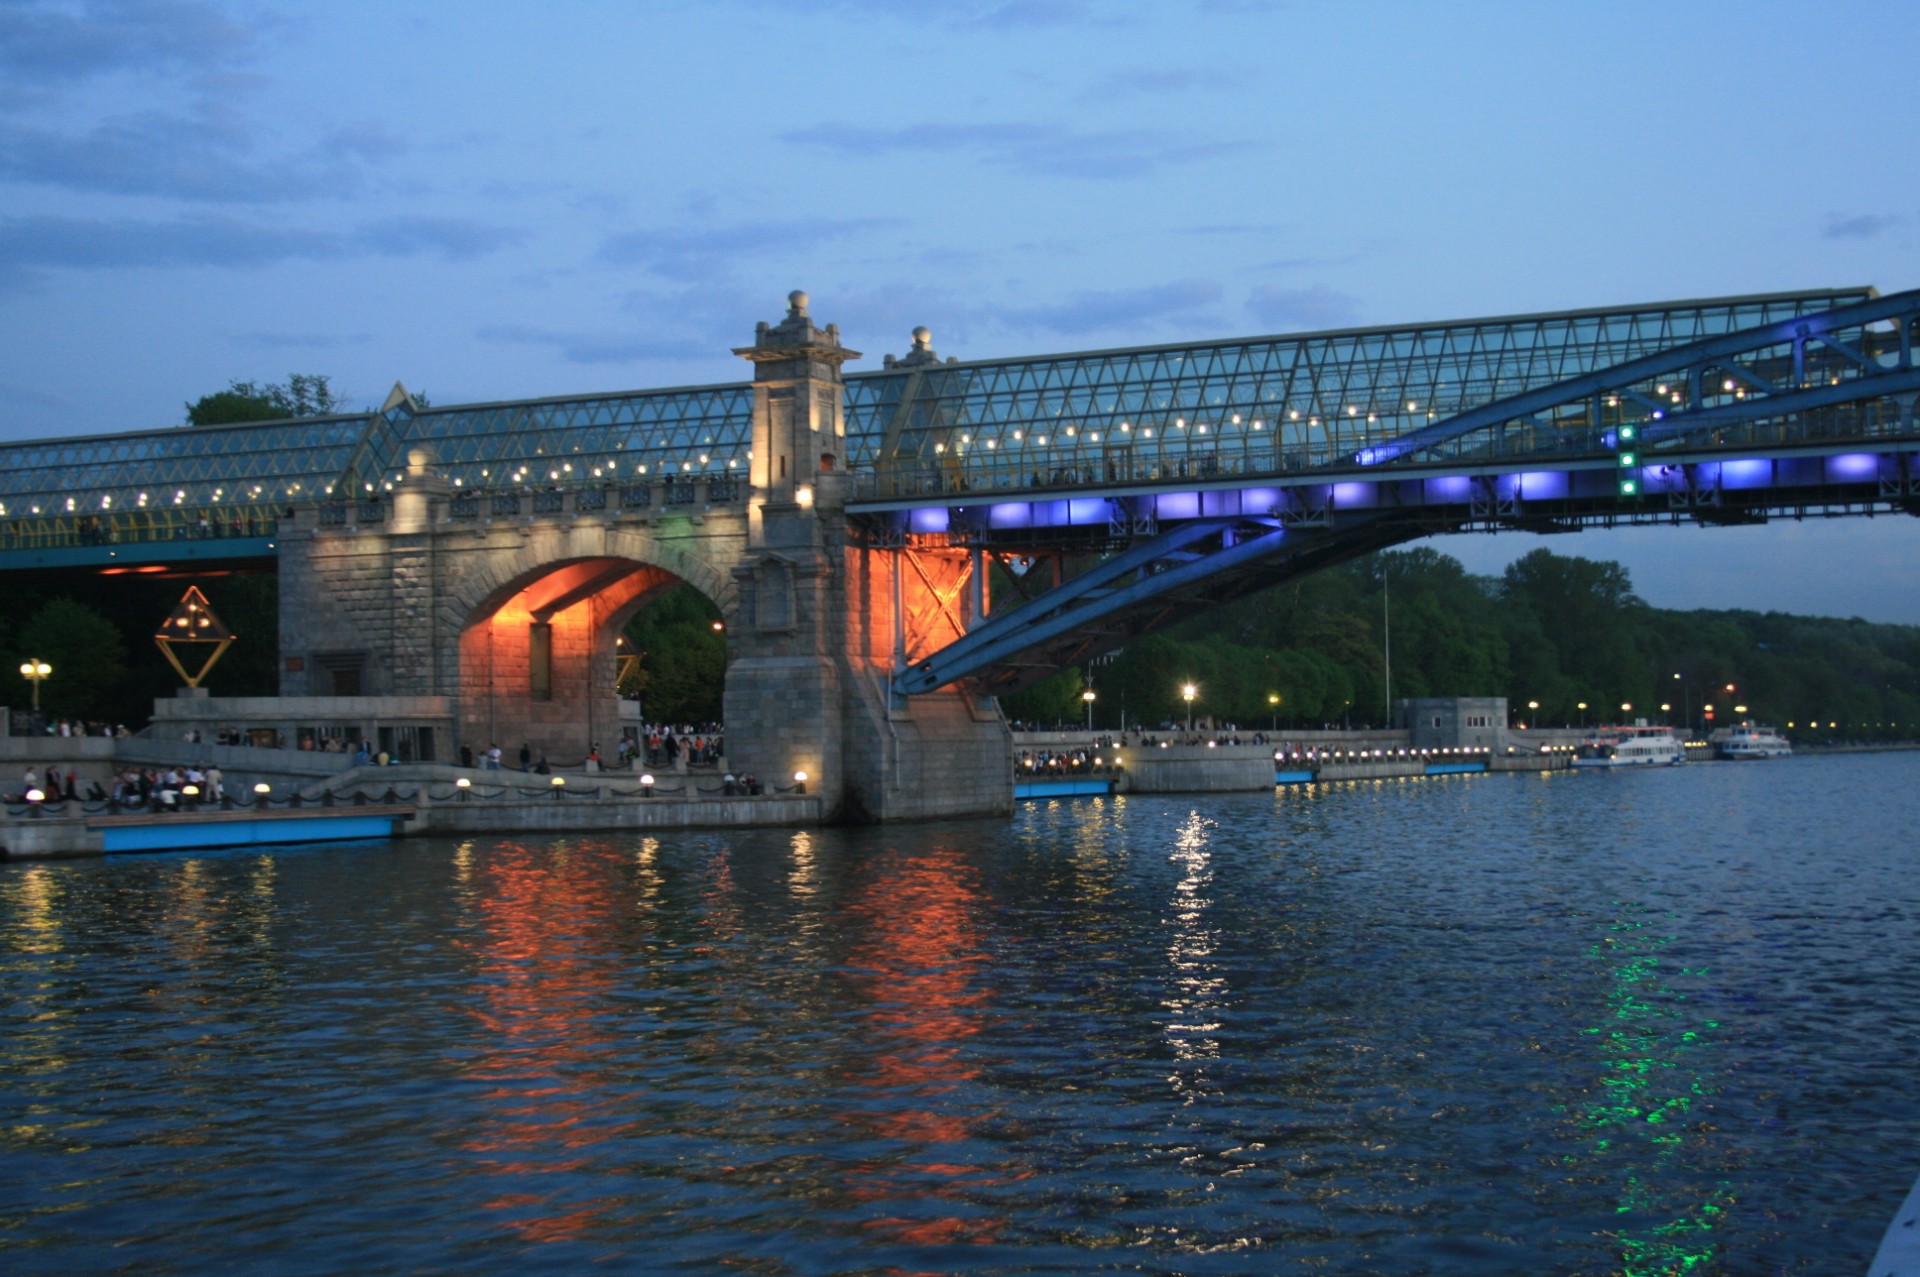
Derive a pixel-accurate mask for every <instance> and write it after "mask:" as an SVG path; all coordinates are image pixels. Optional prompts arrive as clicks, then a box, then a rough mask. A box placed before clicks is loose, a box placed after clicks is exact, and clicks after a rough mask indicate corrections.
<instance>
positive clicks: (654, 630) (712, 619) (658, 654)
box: [622, 584, 727, 723]
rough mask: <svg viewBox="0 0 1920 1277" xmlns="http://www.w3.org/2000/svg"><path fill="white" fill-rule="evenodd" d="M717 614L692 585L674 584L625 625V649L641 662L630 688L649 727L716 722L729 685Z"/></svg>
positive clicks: (725, 642) (704, 596)
mask: <svg viewBox="0 0 1920 1277" xmlns="http://www.w3.org/2000/svg"><path fill="white" fill-rule="evenodd" d="M720 619H721V618H720V609H718V608H716V607H715V606H714V605H713V603H712V601H711V600H709V599H708V598H707V596H706V595H704V594H702V593H700V592H699V591H698V590H696V589H694V588H693V587H692V586H690V585H685V584H681V585H675V586H673V587H671V588H669V589H666V590H663V591H661V592H660V594H659V595H658V596H657V597H655V598H653V599H652V600H650V601H649V602H647V603H646V604H645V605H643V606H642V607H641V608H640V610H639V611H637V612H635V613H634V615H633V619H632V620H630V621H628V622H627V625H626V630H625V636H626V640H627V648H626V650H627V651H629V652H632V653H634V654H635V655H637V656H639V658H640V667H639V673H638V674H637V675H636V676H635V679H634V680H633V682H631V683H623V684H622V687H623V688H627V687H631V688H633V689H634V690H635V691H636V692H637V693H638V694H639V697H640V707H641V712H642V713H644V714H645V715H646V716H647V721H648V722H652V723H709V722H718V721H719V720H720V717H721V714H722V709H721V705H722V702H723V700H724V698H725V692H726V683H727V636H726V633H725V631H724V630H722V629H716V628H715V625H716V623H718V622H719V621H720Z"/></svg>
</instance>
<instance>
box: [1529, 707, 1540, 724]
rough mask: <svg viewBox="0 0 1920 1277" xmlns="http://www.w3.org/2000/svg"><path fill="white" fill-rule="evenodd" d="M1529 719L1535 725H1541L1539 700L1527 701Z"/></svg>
mask: <svg viewBox="0 0 1920 1277" xmlns="http://www.w3.org/2000/svg"><path fill="white" fill-rule="evenodd" d="M1527 721H1528V722H1529V723H1532V724H1533V725H1534V726H1535V727H1538V726H1540V702H1539V701H1528V702H1527Z"/></svg>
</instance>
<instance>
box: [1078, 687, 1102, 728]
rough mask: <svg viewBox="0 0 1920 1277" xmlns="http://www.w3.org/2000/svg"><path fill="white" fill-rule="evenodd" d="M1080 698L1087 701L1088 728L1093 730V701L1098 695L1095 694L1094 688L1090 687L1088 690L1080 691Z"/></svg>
mask: <svg viewBox="0 0 1920 1277" xmlns="http://www.w3.org/2000/svg"><path fill="white" fill-rule="evenodd" d="M1080 699H1081V700H1083V701H1085V702H1086V703H1087V730H1088V731H1092V730H1093V702H1094V701H1095V700H1097V699H1098V697H1096V696H1095V695H1094V691H1093V689H1092V688H1091V687H1089V688H1088V689H1087V690H1086V691H1084V692H1082V693H1080Z"/></svg>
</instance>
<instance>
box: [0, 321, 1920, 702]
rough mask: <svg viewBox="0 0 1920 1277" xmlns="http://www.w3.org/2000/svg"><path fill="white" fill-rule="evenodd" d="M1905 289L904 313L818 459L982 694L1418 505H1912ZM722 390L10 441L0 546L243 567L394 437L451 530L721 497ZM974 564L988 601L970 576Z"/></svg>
mask: <svg viewBox="0 0 1920 1277" xmlns="http://www.w3.org/2000/svg"><path fill="white" fill-rule="evenodd" d="M1917 319H1920V292H1905V293H1898V294H1894V295H1891V296H1885V297H1883V296H1879V295H1878V294H1877V293H1876V292H1875V291H1874V290H1872V289H1870V288H1848V289H1833V290H1822V291H1811V292H1792V293H1777V294H1764V295H1756V296H1746V297H1731V298H1718V299H1710V300H1698V301H1684V302H1672V303H1664V304H1658V305H1649V306H1631V307H1614V308H1605V309H1596V310H1582V311H1569V312H1561V313H1553V314H1539V315H1525V316H1515V317H1505V318H1497V319H1486V320H1463V321H1453V322H1447V323H1439V324H1424V325H1405V326H1386V327H1378V328H1366V329H1356V330H1344V331H1339V332H1326V333H1309V334H1301V335H1294V336H1281V337H1258V338H1242V339H1234V340H1228V341H1209V342H1196V343H1184V344H1176V345H1168V346H1153V347H1140V348H1128V349H1119V350H1105V351H1094V352H1089V353H1082V354H1070V355H1049V356H1034V357H1027V358H1016V359H1002V360H977V361H967V362H957V361H954V360H944V361H943V360H941V359H939V358H938V357H937V356H936V355H935V354H934V352H933V350H932V347H931V341H930V338H929V336H928V334H927V333H926V330H924V329H921V330H916V332H915V334H914V344H913V347H912V349H911V350H910V351H909V353H908V354H907V355H906V356H905V357H903V358H900V359H895V358H893V357H891V356H889V357H888V358H887V359H886V360H885V361H884V363H883V366H882V367H881V368H880V369H879V370H876V371H870V372H864V373H850V374H847V375H845V377H844V393H843V403H842V412H841V419H840V420H839V421H837V422H834V423H833V424H832V427H831V428H832V429H833V430H834V432H835V434H834V436H833V439H832V443H831V444H830V445H829V446H827V447H825V448H823V449H822V451H821V453H820V457H819V466H820V468H821V469H822V470H823V471H826V472H831V473H835V474H836V475H837V476H838V480H837V481H838V482H841V483H843V484H844V485H845V488H844V492H845V498H846V500H845V505H844V510H845V514H846V518H847V520H848V527H849V532H850V535H852V536H853V537H854V538H855V539H856V540H858V541H860V542H861V543H863V544H866V545H870V546H873V547H876V548H879V549H882V550H885V551H889V552H892V553H894V554H896V555H899V556H902V557H903V558H904V559H906V560H908V561H911V562H916V563H924V562H925V561H926V556H927V555H928V554H929V553H937V554H943V555H947V556H952V555H953V554H955V553H959V554H961V555H964V556H965V557H966V562H965V563H964V565H963V566H962V567H961V568H960V569H959V570H958V571H957V572H954V571H949V572H947V573H945V574H944V575H943V576H942V577H941V579H940V581H939V582H938V584H937V585H936V584H935V583H933V582H932V580H931V577H929V576H928V574H927V573H926V572H925V571H924V570H921V569H920V568H909V569H908V572H909V573H917V574H918V576H919V577H920V578H923V579H924V582H923V583H924V584H926V585H927V587H928V589H930V590H931V593H932V595H933V596H935V597H934V598H933V599H932V600H931V601H929V602H926V603H925V604H924V607H923V608H922V610H923V611H939V612H942V613H944V614H945V617H946V619H947V620H949V621H951V622H952V625H951V628H950V630H949V631H948V633H949V637H950V635H951V632H952V631H954V630H957V631H960V632H962V635H963V636H962V637H960V638H959V639H957V640H954V641H950V642H943V643H940V644H938V646H937V647H935V646H932V645H931V643H930V640H929V638H928V635H929V634H930V633H931V632H932V631H931V630H930V629H929V627H927V626H925V625H921V626H919V627H918V628H919V630H920V631H922V632H920V633H915V632H914V630H915V627H914V626H912V625H903V626H902V627H900V629H901V634H900V635H899V639H900V641H899V642H898V643H897V644H896V647H897V651H896V653H895V655H896V657H897V663H898V665H899V667H900V674H899V680H900V689H899V690H900V691H902V692H904V693H908V694H911V693H917V692H925V691H930V690H932V689H933V688H935V687H940V686H945V685H948V684H952V683H954V682H956V681H965V682H967V683H968V684H970V685H972V686H974V687H976V688H978V689H980V690H984V691H1005V690H1009V689H1011V688H1014V687H1018V686H1021V685H1023V684H1024V683H1026V682H1028V681H1031V679H1032V678H1035V677H1038V676H1039V675H1040V674H1041V673H1044V672H1045V671H1046V670H1049V669H1052V668H1057V667H1058V666H1060V665H1063V664H1069V663H1072V662H1074V661H1078V660H1084V659H1086V658H1087V657H1089V656H1091V655H1095V654H1097V653H1099V652H1100V651H1103V650H1107V649H1110V648H1112V647H1114V646H1117V645H1118V644H1120V643H1123V642H1124V641H1125V640H1126V639H1127V638H1128V637H1129V636H1131V635H1133V634H1136V633H1139V632H1141V631H1143V630H1145V629H1148V628H1151V627H1152V626H1153V625H1154V624H1155V623H1156V622H1157V621H1158V620H1160V619H1162V618H1164V617H1166V616H1168V615H1170V614H1172V613H1173V612H1174V611H1176V610H1185V609H1189V608H1191V607H1193V606H1195V605H1196V604H1204V603H1206V602H1207V601H1210V600H1218V599H1223V598H1227V597H1232V596H1234V595H1237V594H1241V593H1244V592H1246V591H1248V590H1252V589H1258V588H1261V587H1263V586H1265V585H1269V584H1272V583H1273V582H1275V581H1277V580H1281V579H1285V578H1286V577H1288V576H1291V575H1294V574H1297V573H1299V572H1303V571H1310V570H1313V569H1315V568H1319V567H1323V566H1326V565H1328V564H1331V563H1334V562H1338V561H1340V560H1343V559H1346V558H1350V557H1352V556H1355V555H1358V554H1362V553H1365V552H1367V551H1370V550H1374V549H1378V548H1380V547H1383V546H1387V545H1392V544H1395V543H1398V542H1402V541H1406V540H1410V539H1413V538H1416V537H1420V536H1426V535H1429V534H1432V533H1436V532H1451V531H1460V530H1465V529H1487V530H1499V529H1504V528H1516V529H1527V530H1532V531H1552V530H1561V529H1573V528H1577V527H1580V526H1585V525H1590V524H1616V523H1624V522H1649V521H1655V522H1679V521H1704V522H1722V523H1729V522H1751V521H1757V520H1762V519H1766V518H1770V517H1775V516H1792V517H1798V516H1802V515H1807V514H1816V513H1817V514H1867V513H1878V512H1886V511H1895V510H1898V511H1906V512H1909V513H1912V512H1915V510H1916V509H1920V504H1917V501H1916V494H1920V487H1917V486H1916V484H1917V483H1920V463H1917V462H1916V459H1915V453H1916V448H1920V432H1916V428H1915V422H1914V401H1915V394H1916V391H1920V372H1917V371H1916V369H1915V367H1914V362H1913V345H1914V334H1915V324H1916V320H1917ZM753 404H754V387H753V384H752V383H751V382H740V383H736V384H726V385H714V386H699V387H689V388H675V389H664V390H642V391H632V392H627V393H621V394H611V395H594V396H563V397H557V398H550V399H536V400H523V401H514V402H506V403H490V404H474V405H460V406H452V407H445V408H440V407H434V408H419V407H417V406H416V405H415V404H414V403H413V402H412V401H411V400H410V399H408V398H407V397H406V395H405V393H404V391H401V390H399V389H398V388H396V392H395V394H394V395H393V396H392V397H391V398H390V399H389V400H388V402H387V403H386V404H385V405H384V406H383V408H382V409H381V410H380V411H378V412H371V413H360V414H351V415H344V416H336V417H325V418H315V419H309V420H301V421H290V422H270V423H263V424H255V425H238V426H218V427H199V428H187V427H178V428H163V429H154V430H144V431H136V432H131V433H123V434H109V435H93V436H79V437H74V438H66V439H53V440H42V441H36V442H27V443H17V444H11V445H6V446H4V447H0V457H3V458H4V464H0V476H3V477H0V570H16V571H18V570H34V569H40V570H45V569H68V570H70V569H75V568H93V569H96V570H103V571H109V572H156V571H179V570H186V571H192V570H194V569H196V568H199V567H205V566H213V565H215V564H225V565H240V566H255V567H267V566H271V565H272V564H273V563H274V562H275V560H276V559H277V557H278V556H279V554H280V530H281V526H282V523H283V521H285V520H287V519H288V518H289V517H290V516H292V515H294V513H295V512H296V511H298V510H306V511H308V512H309V516H308V517H309V518H310V520H311V522H312V523H313V525H314V526H316V527H318V528H321V529H341V530H348V529H377V528H379V527H381V526H382V525H383V524H384V523H385V522H386V520H387V519H388V518H389V516H390V513H391V510H392V508H393V502H394V499H395V496H396V493H398V492H400V491H401V490H403V489H404V488H405V486H406V484H407V482H408V468H407V458H408V456H409V454H410V453H411V452H413V451H414V450H417V449H425V451H426V454H427V455H429V456H430V457H431V462H432V467H433V471H434V473H435V474H436V475H437V476H438V477H439V479H440V480H442V481H444V483H445V484H446V485H448V487H449V489H450V494H449V498H448V499H447V500H446V501H445V503H444V506H443V507H442V514H441V518H442V519H443V521H444V522H446V523H447V524H450V525H454V526H458V525H472V526H476V527H480V526H494V525H498V524H513V523H521V524H531V523H536V522H542V521H546V522H551V521H561V522H564V523H567V524H576V523H579V522H580V521H595V520H599V521H607V520H614V521H618V520H622V519H625V520H632V519H635V518H639V519H642V520H645V519H656V520H658V519H666V518H672V517H679V516H684V517H685V518H688V519H697V518H700V517H702V516H705V515H708V514H710V513H714V512H716V511H719V512H726V511H732V512H734V513H736V514H738V513H740V512H743V511H744V510H745V508H746V507H747V505H748V499H749V497H750V496H751V495H752V488H751V483H750V478H749V467H750V464H751V460H752V458H751V453H752V445H753V438H752V434H753V426H752V413H753ZM803 486H804V485H803ZM802 495H803V496H804V495H806V494H805V493H804V492H803V493H802ZM995 559H998V560H1001V561H1004V562H1007V563H1009V564H1012V565H1014V566H1015V567H1016V568H1017V569H1018V572H1017V574H1016V578H1015V579H1016V580H1017V582H1018V585H1019V588H1020V590H1021V591H1023V593H1022V594H1020V595H1019V596H1018V597H1015V598H1011V599H1004V600H998V599H988V598H987V597H986V595H985V582H986V581H987V579H988V575H989V574H988V573H987V571H986V570H985V568H986V565H987V564H988V563H989V562H990V561H992V560H995ZM1036 564H1038V565H1040V567H1041V570H1040V571H1038V572H1036V571H1033V570H1031V568H1032V567H1033V566H1034V565H1036ZM909 579H913V578H912V577H910V578H909ZM902 606H905V604H904V603H903V604H902ZM935 628H937V627H935Z"/></svg>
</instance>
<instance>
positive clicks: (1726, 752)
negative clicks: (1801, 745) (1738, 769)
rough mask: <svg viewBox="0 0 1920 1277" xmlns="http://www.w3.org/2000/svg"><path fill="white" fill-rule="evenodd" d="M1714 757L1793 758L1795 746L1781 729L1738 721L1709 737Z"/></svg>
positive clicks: (1763, 724)
mask: <svg viewBox="0 0 1920 1277" xmlns="http://www.w3.org/2000/svg"><path fill="white" fill-rule="evenodd" d="M1707 741H1708V743H1710V744H1711V745H1712V746H1713V753H1714V757H1716V758H1728V759H1748V758H1791V757H1793V746H1792V745H1790V744H1788V743H1787V738H1786V737H1784V736H1782V735H1781V734H1780V733H1779V731H1777V730H1776V729H1774V728H1772V727H1768V726H1767V725H1766V724H1765V723H1753V722H1747V723H1738V724H1735V725H1734V726H1732V727H1722V728H1720V729H1718V730H1717V731H1715V732H1714V733H1713V734H1712V735H1710V736H1708V737H1707Z"/></svg>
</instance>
